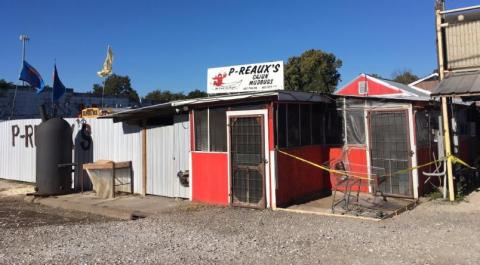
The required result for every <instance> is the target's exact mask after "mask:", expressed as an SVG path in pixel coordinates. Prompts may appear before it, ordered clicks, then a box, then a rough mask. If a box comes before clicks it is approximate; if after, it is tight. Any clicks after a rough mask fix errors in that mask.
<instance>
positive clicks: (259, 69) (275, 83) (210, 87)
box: [207, 61, 283, 94]
mask: <svg viewBox="0 0 480 265" xmlns="http://www.w3.org/2000/svg"><path fill="white" fill-rule="evenodd" d="M207 75H208V81H207V93H208V94H217V93H235V92H251V91H265V90H283V62H282V61H277V62H268V63H256V64H244V65H235V66H226V67H218V68H209V69H208V74H207Z"/></svg>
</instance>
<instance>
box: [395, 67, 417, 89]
mask: <svg viewBox="0 0 480 265" xmlns="http://www.w3.org/2000/svg"><path fill="white" fill-rule="evenodd" d="M418 79H419V77H418V76H417V75H415V74H413V73H412V71H411V70H403V71H396V72H394V73H393V74H392V80H393V81H395V82H398V83H402V84H405V85H408V84H410V83H412V82H414V81H417V80H418Z"/></svg>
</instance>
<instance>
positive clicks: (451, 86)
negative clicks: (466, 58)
mask: <svg viewBox="0 0 480 265" xmlns="http://www.w3.org/2000/svg"><path fill="white" fill-rule="evenodd" d="M473 95H480V71H471V72H456V73H452V74H450V75H449V76H447V77H446V78H445V79H443V80H442V81H441V82H440V84H438V86H437V87H436V88H435V89H434V90H433V91H432V96H473Z"/></svg>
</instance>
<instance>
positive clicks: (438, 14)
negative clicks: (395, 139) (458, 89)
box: [435, 0, 455, 201]
mask: <svg viewBox="0 0 480 265" xmlns="http://www.w3.org/2000/svg"><path fill="white" fill-rule="evenodd" d="M444 9H445V1H444V0H437V1H436V5H435V26H436V27H435V28H436V33H437V58H438V78H439V81H440V82H442V80H443V79H444V78H445V60H444V49H445V47H444V45H443V44H444V42H443V35H442V11H443V10H444ZM447 100H448V99H447V97H445V96H442V97H441V101H442V120H443V139H444V147H445V157H446V158H447V165H446V167H447V179H448V198H449V200H450V201H454V200H455V190H454V185H453V169H452V157H451V155H452V146H451V141H450V124H449V117H448V102H447Z"/></svg>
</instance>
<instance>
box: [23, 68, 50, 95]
mask: <svg viewBox="0 0 480 265" xmlns="http://www.w3.org/2000/svg"><path fill="white" fill-rule="evenodd" d="M19 79H20V80H22V81H25V82H27V83H28V84H29V85H30V86H32V87H36V88H38V91H37V93H41V92H42V91H43V89H44V88H45V84H44V83H43V79H42V77H41V76H40V74H39V73H38V71H37V70H36V69H35V68H33V66H31V65H30V64H28V63H27V62H26V61H23V67H22V72H21V73H20V78H19Z"/></svg>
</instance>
